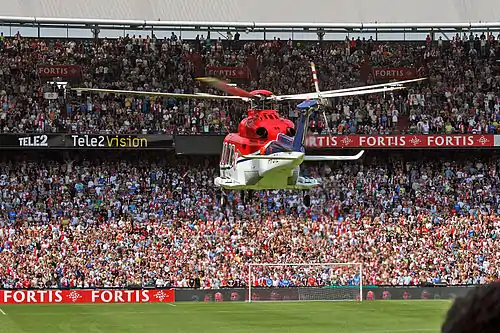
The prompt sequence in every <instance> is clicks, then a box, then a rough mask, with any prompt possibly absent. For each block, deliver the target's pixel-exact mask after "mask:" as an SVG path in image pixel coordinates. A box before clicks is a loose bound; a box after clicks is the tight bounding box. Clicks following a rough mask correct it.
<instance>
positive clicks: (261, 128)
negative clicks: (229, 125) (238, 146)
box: [238, 110, 295, 141]
mask: <svg viewBox="0 0 500 333" xmlns="http://www.w3.org/2000/svg"><path fill="white" fill-rule="evenodd" d="M294 127H295V126H294V124H293V122H292V121H290V120H288V119H283V118H281V117H280V116H279V114H278V113H277V112H276V111H274V110H266V111H260V112H258V113H255V114H254V115H253V117H248V118H246V119H243V120H242V121H241V123H240V126H239V131H238V132H239V135H240V136H242V137H245V138H248V139H259V140H266V141H268V140H275V139H276V137H277V135H278V134H279V133H282V134H286V135H288V136H293V135H294V134H295V129H294Z"/></svg>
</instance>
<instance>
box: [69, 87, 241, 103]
mask: <svg viewBox="0 0 500 333" xmlns="http://www.w3.org/2000/svg"><path fill="white" fill-rule="evenodd" d="M71 90H76V91H85V92H96V93H104V94H118V95H140V96H158V97H160V96H161V97H173V98H193V99H218V100H225V99H231V100H242V101H248V98H244V97H239V96H219V95H211V94H205V93H195V94H175V93H164V92H159V91H134V90H117V89H99V88H71Z"/></svg>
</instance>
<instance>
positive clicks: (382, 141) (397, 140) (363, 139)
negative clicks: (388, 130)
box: [359, 136, 406, 147]
mask: <svg viewBox="0 0 500 333" xmlns="http://www.w3.org/2000/svg"><path fill="white" fill-rule="evenodd" d="M359 146H360V147H365V146H368V147H399V146H403V147H404V146H406V138H405V137H404V136H387V137H384V136H360V137H359Z"/></svg>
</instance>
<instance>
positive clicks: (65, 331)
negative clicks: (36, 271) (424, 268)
mask: <svg viewBox="0 0 500 333" xmlns="http://www.w3.org/2000/svg"><path fill="white" fill-rule="evenodd" d="M450 305H451V303H450V302H449V301H434V300H429V301H371V302H370V301H365V302H362V303H359V302H309V303H307V302H304V303H294V302H281V303H280V302H275V303H271V302H269V303H251V304H249V303H176V304H158V303H156V304H91V305H59V304H58V305H2V306H1V310H2V311H3V313H0V333H24V332H26V333H27V332H41V333H49V332H50V333H53V332H58V333H98V332H106V333H107V332H134V333H137V332H148V333H155V332H162V333H165V332H168V333H174V332H175V333H184V332H186V333H187V332H189V333H191V332H204V333H212V332H213V333H215V332H217V333H247V332H248V333H250V332H252V333H259V332H265V333H277V332H280V333H281V332H283V333H295V332H296V333H313V332H314V333H318V332H328V333H398V332H399V333H404V332H408V333H410V332H415V333H421V332H425V333H439V332H440V326H441V323H442V322H443V319H444V316H445V314H446V311H447V309H448V308H449V307H450ZM4 313H5V314H4Z"/></svg>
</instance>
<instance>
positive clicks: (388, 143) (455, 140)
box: [306, 134, 495, 149]
mask: <svg viewBox="0 0 500 333" xmlns="http://www.w3.org/2000/svg"><path fill="white" fill-rule="evenodd" d="M494 137H495V136H494V135H493V134H457V135H349V136H345V135H338V136H324V135H318V136H309V137H307V138H306V147H309V148H408V149H411V148H468V147H495V139H494Z"/></svg>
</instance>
